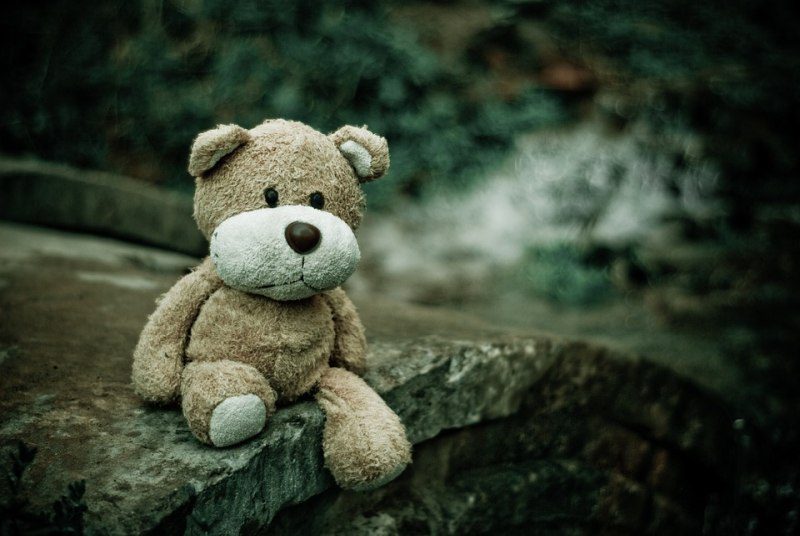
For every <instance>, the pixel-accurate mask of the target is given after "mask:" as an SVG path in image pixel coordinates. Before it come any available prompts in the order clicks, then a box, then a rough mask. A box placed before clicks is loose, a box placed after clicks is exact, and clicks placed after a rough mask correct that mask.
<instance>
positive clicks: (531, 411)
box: [0, 224, 735, 534]
mask: <svg viewBox="0 0 800 536" xmlns="http://www.w3.org/2000/svg"><path fill="white" fill-rule="evenodd" d="M0 244H2V247H0V370H2V374H0V392H1V393H2V397H0V446H1V447H2V448H3V449H4V450H7V449H10V448H12V447H13V445H14V443H15V442H16V441H18V440H22V441H24V442H26V443H27V444H30V445H34V446H36V447H38V449H39V454H38V456H37V457H36V460H35V462H34V464H33V465H32V467H31V468H30V470H29V472H28V473H27V475H26V478H25V481H24V484H25V489H26V490H27V491H28V495H29V498H30V500H31V502H32V504H33V505H34V506H37V507H45V506H46V505H47V504H48V503H49V502H51V501H53V500H55V499H56V498H57V497H58V496H59V495H60V494H62V493H63V491H64V489H65V488H66V486H67V485H68V483H70V482H72V481H75V480H79V479H85V480H86V490H87V491H86V497H85V499H86V504H87V505H88V512H87V515H86V523H87V531H88V532H90V533H111V534H117V533H120V534H121V533H144V532H151V531H152V532H156V531H157V532H159V533H161V532H163V531H167V530H168V531H169V533H173V532H184V533H187V534H197V533H213V534H235V533H253V532H258V531H263V532H265V533H267V532H269V533H296V532H298V531H301V530H306V531H311V532H317V533H337V532H339V533H375V532H380V533H384V534H394V533H408V532H422V533H426V532H443V533H455V532H465V531H471V532H485V531H490V530H500V529H508V530H512V531H513V530H516V531H520V530H522V528H523V527H528V528H530V527H533V528H537V529H539V530H540V531H541V532H548V531H552V532H556V533H575V532H582V531H595V530H611V531H617V532H623V533H624V532H629V533H638V532H641V531H645V530H649V531H651V532H655V533H678V532H686V531H689V532H697V531H699V530H700V528H701V527H702V523H703V517H704V515H705V512H706V511H707V510H708V508H709V506H708V505H709V504H711V503H713V502H714V501H719V500H723V499H724V494H723V493H722V492H723V491H724V490H725V489H726V487H727V486H728V483H729V481H730V478H731V475H730V473H731V467H732V466H733V461H732V458H733V457H734V456H735V449H734V448H733V445H734V440H733V436H732V428H731V418H730V416H729V414H728V413H727V410H726V408H725V405H724V404H722V403H721V402H720V401H719V400H717V398H716V397H715V396H713V395H711V394H709V393H708V392H706V391H705V390H704V389H703V388H701V387H698V386H696V385H694V384H692V383H691V382H689V381H688V380H686V379H683V378H682V377H681V376H680V375H679V374H676V373H675V372H673V371H671V370H670V369H668V368H667V367H665V366H663V365H661V364H656V363H653V362H651V361H649V360H647V359H644V358H640V357H635V356H631V355H627V354H625V353H623V352H619V351H611V350H608V349H606V348H604V347H602V346H599V345H596V344H590V343H584V342H573V341H569V340H564V339H561V338H559V337H556V336H552V335H531V334H525V333H512V332H508V331H503V330H499V329H496V328H494V327H492V326H490V325H487V324H484V323H482V322H479V321H477V320H474V319H472V318H471V317H469V316H465V315H460V314H459V313H455V312H442V311H438V310H434V309H428V308H421V307H413V306H409V305H399V304H396V303H391V302H384V301H382V300H380V299H374V298H373V299H370V300H365V301H362V302H361V303H358V304H357V305H359V308H360V310H361V314H362V317H363V319H364V321H365V324H366V326H367V331H368V336H369V338H370V343H371V346H370V355H369V367H370V368H369V372H368V374H367V380H368V381H369V383H371V384H372V385H373V386H375V387H376V389H377V390H378V391H379V392H381V393H382V394H383V396H384V397H385V399H386V400H387V402H388V403H389V404H390V405H391V406H392V407H393V408H394V409H395V410H396V411H397V412H398V414H399V415H400V416H401V418H402V419H403V421H404V422H405V424H406V426H407V427H408V431H409V435H410V438H411V440H412V441H413V442H414V443H415V444H416V445H417V446H416V451H415V462H414V464H413V465H412V467H411V468H410V469H408V470H407V471H406V473H405V474H404V475H402V476H401V477H400V478H399V479H398V480H397V481H395V482H394V483H392V484H390V485H388V486H386V487H385V488H382V489H380V490H377V491H374V492H370V493H345V492H342V491H340V490H338V489H336V488H335V487H334V484H333V482H332V479H331V477H330V475H329V474H328V472H327V471H326V470H325V469H324V467H323V463H322V453H321V446H320V438H321V430H322V424H323V415H322V413H321V411H320V410H319V409H318V408H317V407H316V406H315V405H314V404H313V403H312V402H310V401H303V402H301V403H298V404H295V405H293V406H290V407H286V408H283V409H280V410H279V411H278V412H277V414H276V415H275V416H274V417H273V419H272V420H271V421H270V424H269V426H268V429H267V430H266V431H265V432H263V433H262V434H261V435H259V436H258V437H256V438H255V439H254V440H252V441H249V442H247V443H245V444H243V445H241V446H238V447H233V448H228V449H221V450H217V449H213V448H209V447H205V446H203V445H201V444H199V443H198V442H197V441H195V440H194V438H193V437H192V436H191V434H190V432H189V430H188V428H187V426H186V423H185V422H184V420H183V418H182V416H181V415H180V413H179V411H177V410H174V409H152V408H148V407H146V406H144V405H143V404H142V403H140V402H139V401H138V400H137V398H136V397H135V395H134V393H133V391H132V389H131V387H130V385H129V372H130V356H131V351H132V348H133V346H134V344H135V342H136V339H137V337H138V333H139V331H140V329H141V327H142V325H143V323H144V321H145V319H146V317H147V315H148V314H149V313H150V312H151V311H152V309H153V300H154V298H155V297H156V296H157V295H158V294H159V293H161V292H163V291H165V290H166V289H167V288H168V287H169V286H170V285H171V284H172V283H173V282H174V281H175V280H176V279H177V277H179V275H180V273H181V272H182V271H183V270H184V269H185V268H186V267H188V266H190V265H191V264H193V263H194V262H196V261H195V260H194V259H193V258H191V257H185V256H182V255H178V254H171V253H165V252H161V251H157V250H153V249H148V248H145V247H139V246H131V245H127V244H123V243H120V242H115V241H112V240H106V239H98V238H93V237H86V236H81V235H73V234H68V233H62V232H57V231H48V230H43V229H38V228H32V227H24V226H18V225H10V224H2V225H0ZM326 490H328V491H326ZM3 493H8V490H7V489H4V490H3ZM720 497H722V498H720Z"/></svg>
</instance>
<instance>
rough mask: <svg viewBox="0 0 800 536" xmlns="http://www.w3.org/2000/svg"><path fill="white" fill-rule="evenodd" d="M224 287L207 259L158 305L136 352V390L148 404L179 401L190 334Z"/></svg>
mask: <svg viewBox="0 0 800 536" xmlns="http://www.w3.org/2000/svg"><path fill="white" fill-rule="evenodd" d="M221 286H222V280H221V279H220V278H219V276H218V275H217V273H216V271H215V270H214V267H213V265H212V263H211V260H210V259H208V258H206V259H205V260H204V261H203V262H202V263H201V264H200V265H199V266H198V267H197V268H195V269H194V270H193V271H192V272H191V273H189V274H187V275H185V276H184V277H182V278H181V279H180V280H179V281H178V282H177V283H175V285H174V286H173V287H172V288H171V289H169V291H168V292H167V293H166V294H164V295H163V296H161V297H160V298H159V300H158V301H157V304H158V305H157V306H156V310H155V312H153V314H152V315H150V318H148V319H147V324H145V326H144V329H143V330H142V334H141V335H140V336H139V343H138V344H137V345H136V349H135V350H134V352H133V374H132V380H133V387H134V389H135V390H136V393H137V394H138V395H139V396H140V397H142V398H143V399H144V400H146V401H147V402H153V403H158V404H167V403H169V402H172V401H173V400H175V399H176V398H177V396H178V393H179V391H180V382H181V372H182V371H183V363H184V351H185V349H186V344H187V342H188V338H189V330H191V328H192V324H194V321H195V319H196V318H197V315H198V313H199V312H200V307H202V305H203V303H205V301H206V300H208V298H209V296H211V294H213V293H214V291H216V290H217V289H218V288H220V287H221Z"/></svg>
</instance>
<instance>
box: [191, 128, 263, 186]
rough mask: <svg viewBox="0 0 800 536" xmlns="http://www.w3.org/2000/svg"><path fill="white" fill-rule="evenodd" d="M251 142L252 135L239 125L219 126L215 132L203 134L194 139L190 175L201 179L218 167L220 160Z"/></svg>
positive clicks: (208, 131) (210, 131) (209, 131)
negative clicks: (207, 172)
mask: <svg viewBox="0 0 800 536" xmlns="http://www.w3.org/2000/svg"><path fill="white" fill-rule="evenodd" d="M248 141H250V133H249V132H248V131H247V130H245V129H243V128H242V127H240V126H239V125H218V126H217V128H215V129H213V130H207V131H206V132H201V133H200V134H198V135H197V137H196V138H195V139H194V143H193V144H192V152H191V154H190V155H189V173H190V174H191V175H192V177H200V176H201V175H202V174H203V173H205V172H206V171H208V170H209V169H211V168H213V167H214V166H215V165H217V162H219V160H220V159H221V158H222V157H223V156H225V155H227V154H230V153H232V152H233V151H234V150H235V149H236V148H237V147H239V146H240V145H244V144H245V143H247V142H248Z"/></svg>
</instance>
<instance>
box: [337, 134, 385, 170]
mask: <svg viewBox="0 0 800 536" xmlns="http://www.w3.org/2000/svg"><path fill="white" fill-rule="evenodd" d="M329 137H330V139H331V140H333V143H335V144H336V147H338V148H339V150H340V151H341V152H342V155H344V157H345V158H347V160H348V161H349V162H350V165H351V166H353V169H354V170H355V172H356V175H358V179H359V182H369V181H373V180H375V179H378V178H380V177H382V176H383V175H384V173H386V170H388V169H389V145H388V144H387V143H386V139H385V138H382V137H380V136H378V135H377V134H373V133H372V132H370V131H369V130H367V127H366V126H364V127H363V128H358V127H353V126H350V125H347V126H344V127H342V128H340V129H339V130H337V131H336V132H334V133H333V134H331V135H330V136H329Z"/></svg>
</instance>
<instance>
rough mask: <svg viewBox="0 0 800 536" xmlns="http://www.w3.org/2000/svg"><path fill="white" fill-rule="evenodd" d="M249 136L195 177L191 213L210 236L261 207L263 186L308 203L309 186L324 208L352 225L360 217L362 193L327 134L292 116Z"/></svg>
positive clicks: (282, 198)
mask: <svg viewBox="0 0 800 536" xmlns="http://www.w3.org/2000/svg"><path fill="white" fill-rule="evenodd" d="M250 136H251V140H250V141H248V142H247V143H245V144H244V145H243V146H241V147H239V148H238V149H237V150H236V151H235V152H233V153H232V154H230V155H228V156H225V157H223V158H222V160H220V162H219V163H218V164H217V166H216V167H214V168H213V169H212V170H211V172H207V173H205V174H203V175H201V176H200V177H198V178H197V180H196V190H195V196H194V217H195V220H197V225H198V227H200V231H202V232H203V234H204V235H205V236H206V238H209V237H210V236H211V232H212V231H213V230H214V228H216V227H217V225H219V224H220V223H222V222H223V221H224V220H226V219H228V218H230V217H231V216H233V215H235V214H239V213H240V212H246V211H249V210H255V209H259V208H264V207H266V206H267V203H266V201H265V200H264V190H265V189H267V188H275V189H276V190H277V191H278V196H279V197H278V204H279V205H307V204H308V200H309V197H310V196H311V194H312V193H314V192H320V193H322V195H323V196H324V197H325V210H326V211H327V212H330V213H332V214H334V215H336V216H338V217H340V218H341V219H342V220H344V221H345V222H346V223H347V224H348V225H349V226H350V227H351V228H352V229H356V228H357V227H358V225H359V224H360V223H361V217H362V214H363V211H364V193H363V192H362V191H361V186H360V185H359V179H358V177H357V176H356V174H355V171H353V168H352V167H351V166H350V163H349V162H348V161H347V159H346V158H345V157H344V156H342V154H341V153H340V152H339V150H338V149H337V146H336V144H335V143H334V142H333V140H332V139H331V138H329V137H328V136H325V135H324V134H322V133H320V132H317V131H316V130H314V129H313V128H311V127H309V126H306V125H304V124H302V123H297V122H295V121H284V120H282V119H276V120H273V121H267V122H265V123H263V124H261V125H259V126H258V127H256V128H254V129H252V130H250Z"/></svg>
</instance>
